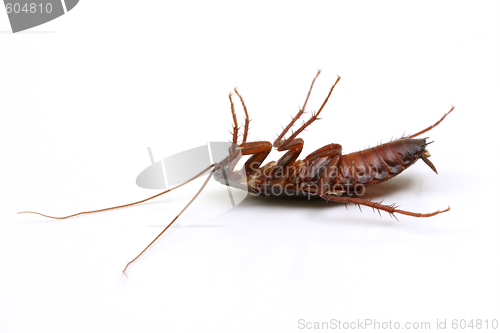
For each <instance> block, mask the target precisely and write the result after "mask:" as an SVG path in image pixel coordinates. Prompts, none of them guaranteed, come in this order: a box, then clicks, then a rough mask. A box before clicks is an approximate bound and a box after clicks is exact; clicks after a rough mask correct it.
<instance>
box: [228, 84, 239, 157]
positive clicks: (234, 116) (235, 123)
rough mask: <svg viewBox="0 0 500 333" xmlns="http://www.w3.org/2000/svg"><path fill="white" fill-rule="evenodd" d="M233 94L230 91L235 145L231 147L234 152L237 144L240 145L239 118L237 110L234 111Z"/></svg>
mask: <svg viewBox="0 0 500 333" xmlns="http://www.w3.org/2000/svg"><path fill="white" fill-rule="evenodd" d="M232 95H233V94H232V93H229V102H231V114H232V115H233V124H234V126H233V141H232V142H233V145H232V147H231V151H232V152H233V153H234V150H235V149H236V146H237V145H238V120H237V119H236V112H234V103H233V99H232V98H231V96H232Z"/></svg>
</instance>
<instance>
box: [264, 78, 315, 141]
mask: <svg viewBox="0 0 500 333" xmlns="http://www.w3.org/2000/svg"><path fill="white" fill-rule="evenodd" d="M320 73H321V70H318V73H317V74H316V76H315V77H314V79H313V80H312V83H311V87H310V88H309V91H308V93H307V97H306V100H305V102H304V105H303V106H302V108H301V109H300V110H299V112H298V113H297V115H296V116H295V117H293V118H292V120H291V121H290V123H289V124H288V125H287V126H286V127H285V128H283V131H282V132H281V134H280V135H279V136H278V137H277V138H276V140H275V141H274V144H273V147H275V148H278V147H280V146H281V145H282V144H283V141H281V139H283V137H284V136H285V134H286V133H287V132H288V131H289V130H290V128H292V126H293V124H295V122H296V121H297V120H298V119H299V118H300V116H302V114H303V113H304V111H305V109H306V105H307V101H308V100H309V96H311V91H312V88H313V86H314V82H316V79H317V78H318V76H319V74H320Z"/></svg>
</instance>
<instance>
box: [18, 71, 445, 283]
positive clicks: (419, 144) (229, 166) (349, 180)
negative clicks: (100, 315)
mask: <svg viewBox="0 0 500 333" xmlns="http://www.w3.org/2000/svg"><path fill="white" fill-rule="evenodd" d="M320 72H321V71H318V73H317V74H316V76H315V77H314V79H313V81H312V83H311V86H310V88H309V92H308V94H307V97H306V100H305V102H304V105H303V106H302V108H301V109H300V110H299V112H298V113H297V115H296V116H295V117H294V118H292V120H291V122H290V123H289V124H288V125H287V126H286V127H285V128H284V129H283V131H282V132H281V134H280V135H279V136H278V138H277V139H276V140H275V141H274V143H273V144H271V143H270V142H268V141H254V142H247V136H248V126H249V123H250V120H249V118H248V111H247V108H246V105H245V102H244V101H243V98H242V97H241V95H240V94H239V93H238V90H237V89H236V88H235V89H234V92H235V93H236V95H237V96H238V98H239V99H240V101H241V104H242V106H243V110H244V112H245V125H244V131H243V138H242V142H241V143H238V129H239V127H238V121H237V119H236V112H235V110H234V104H233V100H232V94H231V93H230V94H229V101H230V103H231V114H232V117H233V124H234V127H233V137H232V141H231V147H230V148H229V155H228V156H227V157H226V158H225V159H223V160H222V161H220V162H218V163H215V164H212V165H210V166H209V167H207V168H205V169H204V170H203V171H202V172H200V173H199V174H198V175H196V176H194V177H193V178H191V179H189V180H187V181H186V182H184V183H182V184H180V185H177V186H175V187H172V188H171V189H168V190H166V191H164V192H162V193H159V194H157V195H155V196H152V197H150V198H147V199H144V200H141V201H137V202H134V203H130V204H127V205H122V206H116V207H110V208H105V209H100V210H94V211H88V212H81V213H77V214H73V215H69V216H65V217H53V216H48V215H44V214H40V213H37V212H29V211H25V212H20V213H18V214H22V213H32V214H38V215H42V216H45V217H48V218H53V219H66V218H69V217H73V216H77V215H82V214H90V213H97V212H102V211H106V210H111V209H117V208H122V207H127V206H132V205H136V204H139V203H142V202H145V201H148V200H151V199H153V198H156V197H158V196H160V195H163V194H165V193H168V192H170V191H172V190H175V189H176V188H178V187H181V186H183V185H185V184H187V183H189V182H191V181H192V180H194V179H196V178H198V177H199V176H201V175H202V174H204V173H205V172H207V171H208V170H211V171H210V173H209V175H208V177H207V178H206V180H205V182H204V183H203V185H202V186H201V188H200V189H199V190H198V192H197V193H196V194H195V195H194V197H193V198H192V199H191V200H190V201H189V202H188V204H187V205H186V206H185V207H184V208H183V209H182V211H181V212H180V213H179V214H178V215H177V216H176V217H175V218H174V219H173V220H172V222H170V224H168V225H167V227H165V228H164V229H163V230H162V232H160V234H158V236H156V237H155V239H153V241H152V242H151V243H149V245H148V246H146V248H144V250H142V251H141V252H140V253H139V255H137V256H136V257H135V258H134V259H132V260H131V261H130V262H129V263H127V265H126V266H125V268H124V269H123V273H125V271H126V269H127V267H128V266H129V265H130V264H131V263H132V262H134V261H135V260H137V258H139V257H140V256H141V255H142V254H143V253H144V252H145V251H146V250H147V249H148V248H149V247H150V246H151V245H152V244H153V243H154V242H155V241H156V240H157V239H158V238H159V237H160V236H161V235H162V234H163V233H164V232H165V231H166V230H167V229H168V228H169V227H170V226H171V225H172V224H173V223H174V222H175V221H176V220H177V219H178V218H179V216H180V215H181V214H182V213H183V212H184V211H185V210H186V209H187V208H188V207H189V205H191V203H192V202H193V201H194V200H195V199H196V198H197V197H198V195H199V194H200V193H201V191H202V190H203V188H204V187H205V186H206V184H207V183H208V181H209V180H210V178H211V177H212V176H213V177H214V179H215V180H217V181H219V182H221V183H222V184H224V185H227V186H232V187H237V188H241V189H244V190H246V191H248V192H250V193H254V194H258V195H263V196H304V195H307V196H309V197H311V196H313V197H319V198H322V199H324V200H326V201H327V202H340V203H344V204H346V205H347V204H348V203H351V204H355V205H357V206H359V207H360V208H361V205H363V206H368V207H371V208H373V210H375V209H376V210H378V212H379V213H380V211H381V210H382V211H385V212H387V213H389V214H390V215H391V216H394V214H396V213H397V214H403V215H409V216H414V217H430V216H434V215H437V214H440V213H444V212H447V211H449V210H450V207H448V208H447V209H445V210H438V211H435V212H433V213H426V214H423V213H413V212H409V211H405V210H401V209H398V207H397V206H395V205H394V204H393V205H384V204H382V201H380V202H375V201H371V200H367V199H361V198H359V196H360V195H361V194H363V193H364V189H365V188H366V187H368V186H372V185H375V184H379V183H381V182H385V181H387V180H389V179H391V178H393V177H395V176H397V175H399V174H400V173H401V172H403V170H405V169H407V168H408V167H409V166H411V165H412V164H414V163H415V162H416V161H417V160H419V159H422V160H423V161H424V162H425V163H426V164H427V165H428V166H429V167H430V168H431V169H432V170H433V171H434V172H435V173H436V174H437V170H436V168H435V167H434V165H433V164H432V162H431V161H429V159H428V157H429V156H430V154H429V152H428V151H427V150H426V146H427V145H428V144H429V143H428V142H427V141H426V138H422V139H416V138H415V137H417V136H419V135H421V134H423V133H425V132H427V131H429V130H431V129H432V128H434V127H435V126H437V125H438V124H439V123H440V122H441V121H443V119H444V118H445V117H446V116H447V115H448V114H449V113H450V112H451V111H453V109H454V107H452V108H451V110H450V111H448V112H447V113H446V114H445V115H444V116H443V117H442V118H441V119H440V120H439V121H438V122H436V123H435V124H434V125H432V126H429V127H427V128H426V129H424V130H422V131H420V132H418V133H416V134H413V135H409V136H405V137H402V138H401V139H398V140H393V141H390V142H387V143H384V144H381V145H379V146H376V147H373V148H368V149H365V150H362V151H358V152H355V153H350V154H347V155H343V154H342V146H341V145H339V144H336V143H332V144H328V145H326V146H324V147H322V148H320V149H318V150H316V151H314V152H312V153H311V154H309V155H308V156H307V157H306V158H305V159H303V160H299V159H298V157H299V155H300V153H301V151H302V147H303V145H304V141H303V140H302V139H300V138H297V136H298V135H299V134H300V133H301V132H302V131H303V130H305V129H306V128H307V127H308V126H309V125H311V124H312V123H313V122H314V121H315V120H317V119H318V115H319V114H320V113H321V111H322V110H323V108H324V107H325V105H326V103H327V102H328V99H329V98H330V95H331V94H332V92H333V89H334V88H335V86H336V85H337V83H338V82H339V80H340V76H338V78H337V80H336V81H335V83H334V84H333V85H332V87H331V89H330V91H329V93H328V95H327V96H326V98H325V101H324V102H323V104H322V105H321V107H320V108H319V110H318V111H317V112H315V113H313V115H312V117H311V118H310V119H309V120H308V121H306V122H304V124H303V125H302V126H301V127H300V128H299V129H298V130H296V131H295V132H293V133H292V134H291V135H290V136H289V137H288V138H287V139H284V137H285V135H286V133H287V132H288V131H289V130H290V129H291V128H292V126H293V125H294V124H295V122H296V121H297V120H298V119H299V118H300V116H301V115H302V114H303V113H304V110H305V107H306V105H307V101H308V100H309V96H310V94H311V91H312V88H313V86H314V82H315V81H316V79H317V78H318V76H319V74H320ZM273 147H274V148H277V150H278V151H286V153H285V154H284V155H283V156H282V157H281V158H280V159H279V160H278V161H277V162H274V161H273V162H269V163H267V164H266V165H264V166H261V165H262V163H263V162H264V160H265V159H266V157H267V156H268V155H269V153H270V152H271V150H272V148H273ZM245 155H251V156H250V158H249V159H248V160H247V161H246V162H245V163H244V166H243V168H241V170H237V171H235V170H234V168H235V166H236V164H237V163H238V161H239V160H240V159H241V157H242V156H245Z"/></svg>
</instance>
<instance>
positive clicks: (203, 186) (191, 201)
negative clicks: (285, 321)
mask: <svg viewBox="0 0 500 333" xmlns="http://www.w3.org/2000/svg"><path fill="white" fill-rule="evenodd" d="M214 172H215V169H214V170H212V171H211V172H210V174H209V175H208V177H207V179H206V180H205V182H204V183H203V185H202V186H201V188H200V189H199V190H198V192H196V194H195V195H194V197H193V198H192V199H191V200H190V201H189V202H188V204H187V205H186V206H185V207H184V208H183V209H182V210H181V212H180V213H179V214H177V216H176V217H175V218H174V219H173V220H172V222H170V224H169V225H167V226H166V227H165V229H163V230H162V232H160V233H159V234H158V236H156V237H155V239H153V241H152V242H151V243H149V244H148V246H146V247H145V248H144V250H142V251H141V253H139V255H137V257H135V258H134V259H132V260H131V261H129V262H128V264H127V265H126V266H125V268H124V269H123V274H125V276H127V273H125V271H126V270H127V267H128V266H129V265H130V264H131V263H133V262H134V261H136V260H137V258H139V257H140V256H141V255H142V254H143V253H144V252H146V250H147V249H148V248H149V247H150V246H151V245H153V243H154V242H156V240H157V239H158V238H160V236H161V235H163V233H164V232H165V231H167V229H168V228H169V227H170V226H171V225H172V224H173V223H174V222H175V220H177V219H178V218H179V216H181V214H182V213H184V211H185V210H186V209H187V208H188V207H189V205H191V204H192V203H193V201H194V200H195V199H196V198H197V197H198V195H199V194H200V193H201V191H202V190H203V189H204V188H205V186H206V185H207V183H208V181H209V180H210V178H211V177H212V175H213V174H214Z"/></svg>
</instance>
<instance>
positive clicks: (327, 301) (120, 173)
mask: <svg viewBox="0 0 500 333" xmlns="http://www.w3.org/2000/svg"><path fill="white" fill-rule="evenodd" d="M180 3H182V5H180ZM499 10H500V6H499V2H498V1H476V2H465V1H414V2H409V1H393V2H388V1H382V2H381V1H356V2H347V1H316V2H309V3H307V4H306V3H305V2H293V1H286V2H270V1H267V2H259V1H246V2H237V1H228V2H214V1H193V2H186V1H184V2H179V1H175V2H174V1H168V2H160V1H140V2H137V1H117V0H114V1H89V0H87V1H81V2H80V3H79V4H78V5H77V6H76V7H75V8H74V9H73V10H72V11H70V12H69V13H68V14H66V15H64V16H62V17H60V18H58V19H56V20H54V21H52V22H49V23H47V24H44V25H42V26H39V27H36V28H33V29H31V30H28V31H26V32H23V33H18V34H12V33H10V32H9V30H10V26H9V23H8V19H7V15H6V13H5V11H4V10H0V30H1V31H2V33H1V34H0V149H1V163H0V189H1V190H0V205H1V206H0V219H1V223H0V272H1V274H0V331H2V332H111V331H114V332H118V331H119V332H139V331H141V332H215V331H217V332H293V331H305V330H304V329H300V328H299V320H300V319H303V320H304V321H305V322H318V321H319V322H323V321H330V320H331V319H334V320H335V319H337V320H341V321H352V320H357V319H360V320H364V319H373V320H378V321H379V322H386V323H387V322H388V321H389V320H391V321H392V322H393V323H394V322H399V323H400V324H401V325H404V323H405V322H418V323H420V322H430V323H431V325H432V327H433V328H435V326H436V321H437V320H440V321H443V320H447V328H448V330H450V331H451V325H452V320H453V319H467V320H470V319H482V320H483V328H484V325H485V322H484V321H485V320H489V322H490V324H491V321H492V319H495V318H496V319H497V320H500V317H499V314H500V284H499V281H500V267H499V266H500V265H499V257H500V242H499V239H500V219H499V213H498V204H499V202H500V196H499V194H498V189H499V185H500V184H499V176H498V172H499V162H500V161H499V149H498V135H497V133H498V125H499V122H498V112H499V111H500V110H499V102H498V94H499V88H500V82H499V77H500V76H499V75H500V68H499V67H500V66H499V59H500V23H499V22H500V19H499V15H498V13H499ZM318 68H320V69H322V70H323V73H322V74H321V75H320V77H319V78H318V80H317V82H316V86H315V89H314V91H313V95H312V97H311V100H310V102H309V108H308V110H309V111H313V110H317V108H318V107H319V106H320V105H321V103H322V102H323V99H324V97H325V96H326V94H327V92H328V89H329V88H330V86H331V84H332V83H333V82H334V81H335V79H336V77H337V74H338V75H340V76H341V77H342V79H341V80H340V82H339V84H338V85H337V87H336V88H335V90H334V92H333V95H332V98H331V99H330V101H329V103H328V104H327V106H326V108H325V110H324V111H323V113H322V116H321V118H322V120H321V121H318V122H316V123H314V124H313V125H312V126H311V127H310V128H309V129H308V131H307V132H305V133H303V134H302V135H301V137H302V138H303V139H304V140H305V148H304V152H303V154H304V155H303V156H305V155H306V154H307V153H310V152H312V151H313V150H314V149H317V148H320V147H322V146H323V145H326V144H328V143H333V142H335V143H340V144H342V145H343V149H344V152H345V153H348V152H352V151H356V150H360V149H363V148H366V147H368V146H374V145H376V144H378V143H379V142H380V141H387V140H390V139H391V137H394V138H397V137H399V136H401V135H402V134H403V133H404V132H405V133H407V134H411V133H415V132H417V131H420V130H421V129H423V128H425V127H427V126H429V125H431V124H433V123H434V122H435V121H437V120H438V119H439V118H440V117H441V116H442V115H443V114H444V113H445V112H447V111H448V110H449V109H450V107H451V104H453V105H455V107H456V109H455V111H454V112H453V113H452V114H450V116H449V117H448V118H447V119H446V120H445V121H444V122H443V123H441V124H440V125H439V126H438V127H437V128H435V129H433V130H432V131H431V132H429V133H427V134H425V136H429V137H430V140H435V142H434V143H433V144H432V145H430V146H429V147H428V149H429V151H430V152H431V154H432V157H431V161H433V163H434V164H435V165H436V167H437V169H438V171H439V175H438V176H437V175H435V174H434V173H433V172H432V171H431V170H430V169H429V168H428V167H427V166H426V165H425V164H424V163H423V162H420V161H419V162H418V163H416V164H415V165H414V166H412V167H411V168H410V169H409V170H407V171H405V172H404V173H403V174H401V175H400V176H398V177H397V178H396V179H394V180H392V181H390V182H388V183H386V184H383V185H380V186H377V187H374V188H373V189H371V190H370V192H369V193H368V194H367V196H366V198H369V197H373V198H375V199H378V200H381V199H385V202H386V203H392V202H396V203H398V204H399V205H401V208H402V209H406V210H410V211H415V212H432V211H435V210H437V209H444V208H446V207H447V205H450V206H451V211H450V212H448V213H445V214H441V215H439V216H436V217H433V218H427V219H423V218H422V219H419V218H413V217H409V216H398V218H399V222H398V221H396V220H395V219H393V218H391V217H390V216H389V215H388V214H387V213H382V217H380V216H379V215H378V214H374V213H373V212H372V211H371V209H369V208H363V212H362V213H360V212H359V210H358V208H357V207H353V206H349V207H348V208H349V209H348V210H346V208H345V207H344V206H343V205H337V204H334V205H332V204H325V203H324V202H321V201H307V200H306V201H303V200H286V199H272V198H271V199H267V198H247V199H246V200H245V201H244V202H243V203H242V204H240V205H239V206H237V207H236V208H235V209H232V210H230V211H226V212H222V211H223V209H222V210H221V208H220V207H219V206H218V202H219V201H220V202H221V205H223V203H222V201H223V200H225V198H226V196H227V191H226V189H225V188H224V187H223V186H221V185H219V184H217V183H215V182H213V181H212V182H211V186H210V187H209V188H207V189H206V191H205V192H203V193H202V194H201V195H200V197H199V198H198V200H197V201H196V202H195V203H194V204H193V206H192V207H190V209H189V210H188V211H187V212H186V214H185V215H183V216H182V217H181V218H180V219H179V225H178V226H177V227H176V228H172V229H171V230H169V231H168V232H167V233H166V234H164V235H163V236H162V237H161V239H160V240H159V241H158V242H157V243H156V244H155V245H154V246H153V247H152V248H151V249H150V250H149V251H147V252H146V253H145V255H144V256H143V257H141V258H140V260H138V261H137V262H135V263H134V264H133V265H131V266H130V268H129V270H128V273H129V277H128V279H126V278H125V277H124V275H122V274H121V270H122V269H123V267H124V266H125V264H126V263H127V262H128V261H129V260H131V259H132V258H134V257H135V256H136V255H137V254H138V253H139V252H140V251H141V250H142V249H143V248H144V247H145V246H146V245H147V244H148V243H149V242H150V241H151V240H152V239H153V238H154V237H155V236H156V234H158V233H159V232H160V231H161V229H160V228H159V227H158V226H159V225H165V224H167V223H168V222H169V221H170V220H171V219H172V218H173V217H175V215H176V214H177V212H179V210H180V209H181V208H182V206H183V205H184V204H185V203H186V202H187V201H188V200H189V198H190V195H192V194H194V193H195V192H196V190H197V188H198V187H199V185H200V184H199V183H197V184H192V185H190V186H186V189H185V191H181V190H178V191H176V192H178V193H176V192H172V193H170V194H167V195H165V196H164V197H162V198H159V199H156V200H155V201H154V202H151V203H148V204H144V205H141V206H138V207H133V208H127V209H122V210H116V211H111V212H106V213H100V214H93V215H88V216H80V217H77V218H72V219H68V220H61V221H58V220H49V219H46V218H43V217H41V216H37V215H28V214H26V215H16V212H18V211H23V210H34V211H41V212H42V213H47V214H53V215H56V216H60V215H65V214H70V213H75V212H79V211H82V210H89V209H97V208H104V207H108V206H112V205H118V204H123V203H128V202H131V201H135V200H139V199H142V198H145V197H147V196H151V195H153V194H156V193H158V191H154V190H145V189H141V188H139V187H137V186H136V185H135V178H136V176H137V174H138V173H139V172H140V171H142V170H143V169H144V168H145V167H147V166H148V165H149V164H150V159H149V155H148V153H147V149H146V147H151V148H152V149H153V153H154V155H155V158H156V159H160V158H163V157H166V156H169V155H172V154H174V153H177V152H180V151H183V150H185V149H189V148H193V147H196V146H199V145H202V144H204V143H205V142H207V141H224V140H229V139H230V134H229V133H228V131H229V130H230V129H231V126H232V124H231V118H230V109H229V102H228V98H227V94H228V93H229V92H230V91H231V89H232V88H233V87H234V86H238V88H239V91H240V92H241V94H242V95H243V97H244V99H245V101H246V103H247V106H248V108H249V112H250V117H251V119H252V122H251V130H250V136H249V140H269V141H272V140H273V139H274V138H275V137H276V134H275V133H277V132H279V131H280V125H285V124H286V123H287V122H288V121H289V119H290V116H291V115H293V114H294V113H295V112H296V111H297V109H298V106H299V104H302V103H303V101H304V98H305V95H306V93H307V89H308V88H309V85H310V82H311V80H312V78H313V77H314V75H315V74H316V71H317V69H318ZM237 111H238V114H239V116H240V118H239V119H240V122H243V117H242V110H241V107H240V106H239V105H238V104H237ZM307 117H308V115H306V116H305V117H304V119H307ZM279 156H280V154H279V153H276V152H273V154H272V156H271V157H270V158H271V159H277V158H279ZM221 207H222V206H221ZM219 213H220V214H219ZM196 219H198V220H199V221H201V222H200V224H203V223H205V224H206V225H213V224H217V225H220V226H219V227H206V228H201V227H199V228H180V227H179V226H182V223H183V221H184V222H186V221H193V220H196ZM176 223H177V222H176ZM336 331H339V330H336ZM352 331H354V330H352Z"/></svg>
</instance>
